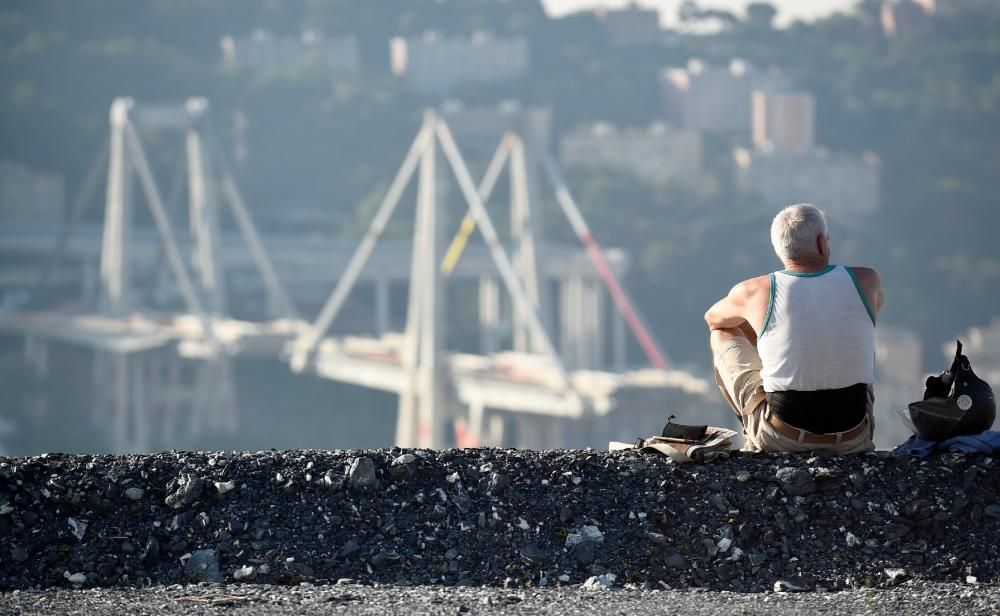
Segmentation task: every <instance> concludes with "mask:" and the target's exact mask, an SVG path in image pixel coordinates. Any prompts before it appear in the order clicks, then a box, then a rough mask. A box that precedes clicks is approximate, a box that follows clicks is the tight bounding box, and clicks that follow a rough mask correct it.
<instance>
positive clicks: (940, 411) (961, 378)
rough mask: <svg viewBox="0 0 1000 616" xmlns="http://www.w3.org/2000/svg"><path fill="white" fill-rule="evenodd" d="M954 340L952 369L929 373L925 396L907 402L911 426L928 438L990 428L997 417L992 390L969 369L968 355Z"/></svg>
mask: <svg viewBox="0 0 1000 616" xmlns="http://www.w3.org/2000/svg"><path fill="white" fill-rule="evenodd" d="M957 342H958V348H957V349H956V350H955V360H954V361H953V362H952V364H951V369H950V370H948V371H946V372H942V373H941V375H940V376H931V377H928V378H927V389H926V390H924V399H923V400H922V401H920V402H913V403H911V404H910V421H911V422H912V423H913V429H914V430H915V431H916V433H917V436H919V437H920V438H922V439H925V440H928V441H943V440H946V439H949V438H951V437H953V436H961V435H963V434H979V433H980V432H983V431H984V430H989V429H990V427H991V426H992V425H993V421H994V420H995V419H996V415H997V403H996V399H995V398H994V397H993V390H992V389H991V388H990V386H989V384H988V383H987V382H986V381H984V380H982V379H981V378H979V377H978V376H976V373H975V372H973V371H972V366H971V365H970V364H969V358H968V357H966V356H965V355H962V342H961V341H960V340H959V341H957Z"/></svg>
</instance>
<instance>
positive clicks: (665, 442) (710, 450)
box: [608, 423, 736, 462]
mask: <svg viewBox="0 0 1000 616" xmlns="http://www.w3.org/2000/svg"><path fill="white" fill-rule="evenodd" d="M671 425H675V426H676V425H677V424H669V423H668V424H667V426H668V427H670V426H671ZM667 431H668V430H667V429H666V428H665V429H664V432H667ZM703 434H704V435H703V436H701V438H684V437H673V436H651V437H649V438H640V439H637V440H636V441H635V443H632V444H629V443H622V442H621V441H611V442H610V443H608V449H609V450H611V451H620V450H622V449H638V450H640V451H645V452H656V453H659V454H663V455H665V456H670V459H671V460H673V461H674V462H711V461H712V460H714V459H716V458H718V457H719V456H722V457H725V458H728V457H729V451H730V450H731V449H732V447H733V440H732V439H733V437H734V436H736V431H735V430H729V429H727V428H716V427H714V426H705V427H704V431H703Z"/></svg>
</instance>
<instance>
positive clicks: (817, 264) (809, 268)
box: [785, 258, 830, 274]
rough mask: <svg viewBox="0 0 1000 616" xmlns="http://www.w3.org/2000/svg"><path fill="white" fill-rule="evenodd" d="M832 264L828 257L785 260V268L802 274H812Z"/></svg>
mask: <svg viewBox="0 0 1000 616" xmlns="http://www.w3.org/2000/svg"><path fill="white" fill-rule="evenodd" d="M828 265H830V262H829V261H828V260H827V259H822V258H817V259H799V260H797V261H785V269H786V270H787V271H789V272H797V273H800V274H812V273H815V272H818V271H820V270H821V269H823V268H825V267H827V266H828Z"/></svg>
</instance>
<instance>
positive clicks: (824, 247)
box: [816, 233, 830, 258]
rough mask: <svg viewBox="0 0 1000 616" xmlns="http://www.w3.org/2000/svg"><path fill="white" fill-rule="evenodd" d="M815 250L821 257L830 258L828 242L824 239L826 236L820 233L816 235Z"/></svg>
mask: <svg viewBox="0 0 1000 616" xmlns="http://www.w3.org/2000/svg"><path fill="white" fill-rule="evenodd" d="M816 252H818V253H819V254H820V256H821V257H825V258H830V244H829V243H828V242H827V241H826V238H825V237H823V234H822V233H820V234H819V235H817V236H816Z"/></svg>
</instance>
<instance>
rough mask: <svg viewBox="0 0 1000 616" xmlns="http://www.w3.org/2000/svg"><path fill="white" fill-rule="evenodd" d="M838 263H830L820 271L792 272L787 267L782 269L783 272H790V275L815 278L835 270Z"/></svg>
mask: <svg viewBox="0 0 1000 616" xmlns="http://www.w3.org/2000/svg"><path fill="white" fill-rule="evenodd" d="M835 267H837V266H836V265H833V264H830V265H827V266H826V267H824V268H823V269H821V270H819V271H818V272H790V271H788V270H786V269H784V270H781V273H782V274H788V275H789V276H798V277H799V278H815V277H816V276H822V275H823V274H826V273H829V272H832V271H833V268H835Z"/></svg>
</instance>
